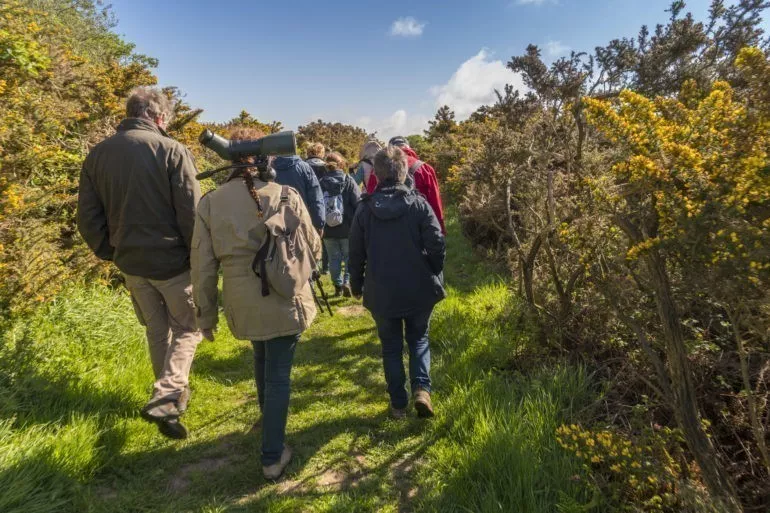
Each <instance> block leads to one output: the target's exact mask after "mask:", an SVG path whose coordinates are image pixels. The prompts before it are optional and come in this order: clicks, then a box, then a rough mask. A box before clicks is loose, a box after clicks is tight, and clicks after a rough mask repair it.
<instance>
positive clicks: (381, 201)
mask: <svg viewBox="0 0 770 513" xmlns="http://www.w3.org/2000/svg"><path fill="white" fill-rule="evenodd" d="M365 201H366V204H367V205H369V209H370V210H371V211H372V214H374V216H375V217H377V218H378V219H385V220H388V219H398V218H399V217H401V216H403V215H404V214H406V212H407V211H408V210H409V207H410V206H411V205H412V204H413V203H414V202H415V201H417V193H415V192H414V191H413V190H412V189H410V188H409V187H407V186H405V185H403V184H399V185H395V184H388V183H384V184H382V186H380V187H377V190H376V191H374V194H372V195H371V196H369V197H367V198H366V200H365Z"/></svg>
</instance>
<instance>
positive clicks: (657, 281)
mask: <svg viewBox="0 0 770 513" xmlns="http://www.w3.org/2000/svg"><path fill="white" fill-rule="evenodd" d="M645 264H646V266H647V270H648V271H649V273H650V282H651V283H652V286H653V288H654V290H655V302H656V306H657V310H658V316H659V317H660V321H661V323H662V326H663V335H664V337H665V343H666V356H667V359H668V371H669V374H670V378H671V393H672V396H673V402H674V413H675V415H676V420H677V423H678V424H679V427H680V428H681V429H682V432H683V433H684V438H685V440H686V442H687V445H688V447H689V448H690V451H691V452H692V454H693V457H694V458H695V461H696V462H697V463H698V466H699V467H700V471H701V475H702V476H703V481H704V483H705V484H706V487H707V488H708V490H709V493H710V494H711V495H712V497H713V498H714V499H715V500H717V501H720V502H721V503H722V504H721V505H722V508H723V510H724V511H725V512H729V513H739V512H741V511H743V509H742V508H741V506H740V503H739V501H738V498H737V494H736V491H735V486H734V484H733V482H732V479H730V476H729V475H728V474H727V472H726V471H725V469H724V468H723V467H722V465H721V464H720V462H719V460H718V458H717V455H716V449H715V448H714V444H713V443H712V442H711V439H710V438H709V437H708V436H707V435H706V432H705V431H704V430H703V426H702V424H701V416H700V411H699V409H698V404H697V399H696V396H695V387H694V386H693V383H692V378H691V374H690V368H689V367H690V365H689V361H688V359H687V351H686V346H685V340H684V332H683V330H682V324H681V320H680V319H679V313H678V312H677V309H676V305H675V304H674V300H673V297H672V294H671V285H670V283H669V279H668V274H667V272H666V268H665V262H664V260H663V258H662V256H661V255H660V253H658V252H657V250H654V249H653V250H651V251H650V253H649V254H647V255H646V256H645Z"/></svg>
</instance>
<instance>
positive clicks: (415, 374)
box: [405, 309, 433, 393]
mask: <svg viewBox="0 0 770 513" xmlns="http://www.w3.org/2000/svg"><path fill="white" fill-rule="evenodd" d="M432 313H433V310H432V309H431V310H428V311H427V312H421V313H419V314H414V315H411V316H409V317H407V318H406V319H405V325H406V329H405V335H406V343H407V345H408V346H409V381H410V385H411V389H412V393H414V392H416V391H417V389H418V388H422V389H423V390H425V391H426V392H430V344H429V341H428V331H429V330H430V316H431V314H432Z"/></svg>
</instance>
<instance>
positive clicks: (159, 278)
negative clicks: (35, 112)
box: [77, 87, 211, 438]
mask: <svg viewBox="0 0 770 513" xmlns="http://www.w3.org/2000/svg"><path fill="white" fill-rule="evenodd" d="M126 112H127V118H126V119H124V120H123V121H122V122H121V123H120V125H119V126H118V130H117V133H116V134H115V135H113V136H112V137H109V138H107V139H106V140H104V141H102V142H101V143H99V144H98V145H96V146H95V147H94V148H93V149H92V150H91V152H90V153H89V154H88V157H86V160H85V162H84V163H83V169H82V172H81V175H80V191H79V195H78V214H77V221H78V228H79V230H80V233H81V234H82V235H83V238H84V239H85V241H86V242H87V243H88V245H89V246H90V247H91V249H92V250H93V251H94V253H95V254H96V256H98V257H99V258H101V259H103V260H110V261H112V262H114V263H115V265H116V266H117V267H118V269H120V271H121V272H122V273H123V276H124V277H125V280H126V286H127V287H128V290H129V291H130V292H131V299H132V301H133V304H134V310H135V312H136V315H137V317H138V319H139V322H140V323H141V324H142V325H144V326H145V327H146V332H147V340H148V343H149V347H150V357H151V360H152V366H153V370H154V372H155V379H156V381H155V385H154V389H153V394H152V397H151V399H150V401H149V402H148V403H147V405H146V406H145V407H144V408H143V409H142V416H143V417H144V418H145V419H147V420H149V421H151V422H154V423H156V424H157V425H158V427H159V429H160V431H161V433H163V434H164V435H166V436H168V437H171V438H186V436H187V430H186V428H185V427H184V426H183V425H182V424H181V423H180V422H179V416H180V415H181V414H182V413H183V412H184V410H185V409H186V408H187V401H188V400H189V396H190V389H189V385H188V376H189V373H190V366H191V365H192V360H193V357H194V355H195V349H196V347H197V345H198V343H199V342H200V340H201V337H202V336H201V332H200V331H198V329H197V327H196V318H195V307H194V304H193V299H192V285H191V281H190V245H191V242H192V232H193V226H194V224H195V208H196V206H197V204H198V200H199V199H200V187H199V185H198V182H197V180H196V179H195V174H196V170H195V164H194V162H193V157H192V155H191V154H190V152H189V150H187V148H185V147H184V146H183V145H181V144H180V143H178V142H177V141H174V140H173V139H171V138H170V137H169V136H168V135H167V134H166V132H165V127H166V124H167V123H168V121H169V119H170V117H171V113H172V112H173V105H172V104H171V102H170V101H169V100H168V98H167V97H166V96H165V95H164V94H163V92H162V91H160V90H159V89H156V88H150V87H140V88H137V89H135V90H134V91H133V92H132V93H131V95H130V97H129V99H128V102H127V104H126ZM206 335H207V336H208V337H210V336H211V334H208V333H207V334H206Z"/></svg>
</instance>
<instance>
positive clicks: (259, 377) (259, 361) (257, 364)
mask: <svg viewBox="0 0 770 513" xmlns="http://www.w3.org/2000/svg"><path fill="white" fill-rule="evenodd" d="M251 345H252V346H253V347H254V381H256V383H257V404H258V405H259V411H265V342H264V341H261V340H259V341H258V340H254V341H252V342H251Z"/></svg>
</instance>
